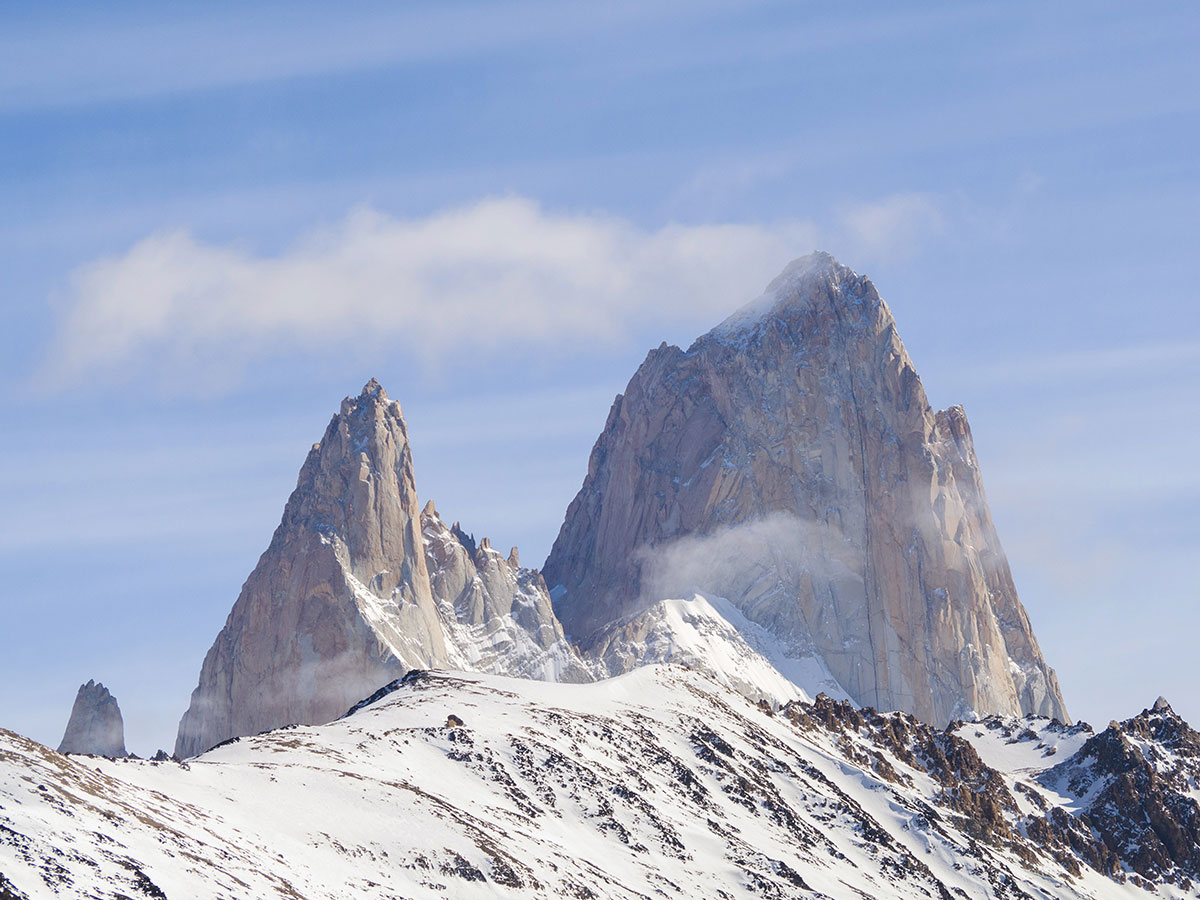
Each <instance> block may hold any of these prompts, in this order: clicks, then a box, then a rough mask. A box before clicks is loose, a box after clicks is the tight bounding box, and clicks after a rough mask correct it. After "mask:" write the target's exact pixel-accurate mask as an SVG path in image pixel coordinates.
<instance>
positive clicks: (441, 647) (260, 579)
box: [175, 379, 447, 758]
mask: <svg viewBox="0 0 1200 900" xmlns="http://www.w3.org/2000/svg"><path fill="white" fill-rule="evenodd" d="M446 661H447V656H446V645H445V639H444V635H443V630H442V627H441V623H440V621H439V617H438V611H437V607H436V605H435V604H434V600H433V594H432V591H431V588H430V583H429V573H428V571H427V569H426V567H425V553H424V546H423V540H422V536H421V520H420V507H419V506H418V503H417V491H416V484H415V480H414V476H413V461H412V451H411V449H410V447H409V442H408V429H407V427H406V425H405V423H404V418H403V416H402V415H401V411H400V405H399V404H398V403H395V402H394V401H392V400H389V399H388V396H387V393H386V392H385V391H384V390H383V388H382V387H381V386H380V385H379V383H378V382H377V381H375V380H374V379H372V380H371V381H370V382H369V383H368V384H367V385H366V386H365V387H364V388H363V390H362V393H361V394H359V396H358V397H357V398H350V397H347V398H346V399H345V400H344V401H343V402H342V407H341V410H340V411H339V412H338V414H337V415H335V416H334V417H333V419H332V421H331V422H330V423H329V427H328V428H326V430H325V435H324V436H323V437H322V438H321V441H320V443H318V444H315V445H313V448H312V450H311V451H310V452H309V454H308V458H307V459H306V460H305V462H304V466H303V467H302V468H301V470H300V478H299V481H298V483H297V485H296V489H295V491H293V493H292V495H291V497H290V498H289V499H288V502H287V506H286V508H285V509H284V513H283V520H282V521H281V522H280V524H279V527H278V528H277V529H276V530H275V535H274V537H273V538H272V539H271V545H270V547H268V548H267V551H266V552H265V553H264V554H263V555H262V557H261V558H260V559H259V561H258V565H257V566H256V567H255V569H254V571H253V572H252V573H251V574H250V577H249V578H248V579H247V580H246V583H245V585H243V587H242V592H241V594H240V596H239V597H238V599H237V602H236V603H234V606H233V610H232V611H231V612H230V614H229V618H228V619H227V620H226V622H225V627H224V628H223V629H222V630H221V633H220V634H219V635H218V636H217V640H216V642H215V643H214V644H213V646H212V648H211V649H210V650H209V651H208V655H207V656H206V657H205V659H204V665H203V667H202V668H201V671H200V683H199V685H198V686H197V688H196V690H195V691H194V692H193V693H192V701H191V705H190V707H189V708H188V711H187V712H186V713H185V714H184V717H183V720H182V721H181V722H180V725H179V736H178V738H177V740H176V744H175V753H176V755H178V756H179V757H181V758H182V757H187V756H194V755H195V754H197V753H200V752H203V751H204V750H206V749H208V748H209V747H211V746H213V745H214V744H216V743H218V742H220V741H223V740H226V739H227V738H230V737H234V736H237V735H244V734H254V733H256V732H259V731H262V730H264V729H267V728H274V727H277V726H279V725H284V724H289V723H293V722H299V723H306V724H313V723H318V722H327V721H329V720H331V719H333V718H336V717H337V716H339V715H341V714H342V713H344V712H345V711H346V709H347V708H348V707H349V706H351V705H352V704H353V703H355V702H356V701H358V700H360V699H362V698H363V697H364V696H366V695H367V694H369V693H371V691H373V690H375V689H376V688H377V687H379V686H380V685H381V684H385V683H386V682H389V681H391V680H393V679H395V678H396V677H398V676H399V675H403V674H404V673H405V672H406V671H407V670H408V669H410V668H428V667H431V666H434V667H436V666H444V665H446Z"/></svg>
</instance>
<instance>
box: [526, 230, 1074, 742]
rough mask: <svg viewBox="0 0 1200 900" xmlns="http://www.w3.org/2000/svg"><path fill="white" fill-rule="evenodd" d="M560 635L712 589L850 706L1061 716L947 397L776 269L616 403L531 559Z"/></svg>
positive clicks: (874, 334) (834, 307) (903, 358)
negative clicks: (579, 479) (537, 556)
mask: <svg viewBox="0 0 1200 900" xmlns="http://www.w3.org/2000/svg"><path fill="white" fill-rule="evenodd" d="M544 573H545V577H546V581H547V583H548V584H549V585H551V587H552V588H553V589H554V594H555V596H556V611H557V612H558V615H559V617H560V619H561V620H562V622H563V624H564V626H565V628H566V630H567V633H568V634H569V635H571V636H572V637H573V638H574V639H576V640H578V641H580V642H581V643H582V644H583V645H584V646H587V645H589V644H591V643H594V642H595V641H596V640H601V639H603V638H604V636H605V634H606V632H605V626H607V625H608V624H609V623H611V622H613V621H615V620H617V619H620V618H621V617H625V616H628V615H631V614H634V613H637V612H638V611H639V610H641V609H644V608H647V607H649V606H650V605H652V604H654V603H656V602H658V601H660V600H662V599H664V598H667V597H686V596H690V595H691V594H692V593H693V592H700V593H703V594H704V595H706V596H719V597H725V598H728V599H729V600H730V601H732V602H733V603H734V605H735V606H736V607H737V608H738V609H739V610H740V611H741V612H742V613H743V614H744V615H745V616H746V618H748V619H749V620H750V621H752V622H754V623H757V624H758V625H761V626H763V627H765V628H767V629H768V630H769V631H770V632H771V633H772V634H773V635H774V636H775V637H776V638H777V639H779V640H780V641H781V642H782V643H783V644H784V645H785V646H786V647H787V652H788V653H789V655H791V656H793V657H794V658H796V659H801V660H803V659H812V660H815V661H819V662H820V663H821V664H822V665H823V666H824V667H826V668H827V669H828V671H829V672H830V673H831V674H832V676H833V677H834V678H835V679H836V680H837V682H838V683H839V684H840V685H841V687H842V688H843V689H844V690H845V692H846V693H847V694H848V695H849V696H850V697H852V698H853V699H854V700H855V701H857V702H858V703H860V704H864V705H870V706H873V707H875V708H878V709H901V710H905V711H908V712H911V713H913V714H915V715H917V716H918V717H920V718H921V719H923V720H925V721H928V722H932V723H938V724H944V723H946V722H948V721H949V720H951V719H954V718H958V717H964V716H969V715H971V714H972V713H978V714H988V713H1003V714H1013V715H1019V714H1025V713H1037V714H1044V715H1049V716H1053V717H1057V718H1059V719H1062V720H1066V715H1067V714H1066V710H1065V707H1064V705H1063V701H1062V697H1061V695H1060V692H1059V688H1058V684H1057V680H1056V678H1055V676H1054V673H1053V670H1051V669H1050V668H1049V667H1047V665H1046V664H1045V662H1044V661H1043V659H1042V655H1041V652H1040V650H1039V649H1038V645H1037V641H1036V640H1035V639H1034V636H1033V632H1032V630H1031V628H1030V624H1029V619H1028V617H1027V615H1026V613H1025V610H1024V608H1023V607H1022V606H1021V603H1020V601H1019V600H1018V598H1017V592H1016V589H1015V588H1014V586H1013V582H1012V577H1011V574H1010V572H1009V567H1008V563H1007V561H1006V559H1005V556H1004V552H1003V550H1002V549H1001V546H1000V541H999V539H998V537H997V535H996V531H995V528H994V526H993V524H992V520H991V516H990V514H989V512H988V508H987V501H986V498H985V496H984V491H983V484H982V481H981V480H980V475H979V466H978V463H977V461H976V458H975V451H974V448H973V446H972V441H971V432H970V428H969V426H968V425H967V420H966V416H965V415H964V413H963V411H962V409H961V408H960V407H952V408H950V409H948V410H944V411H941V412H936V411H934V410H933V409H931V408H930V406H929V403H928V401H927V399H926V396H925V391H924V389H923V387H922V385H921V381H920V379H919V378H918V377H917V374H916V371H915V369H914V368H913V364H912V361H911V360H910V359H909V356H908V353H907V352H906V351H905V349H904V346H903V344H902V343H901V341H900V337H899V335H898V334H897V332H896V325H895V322H894V320H893V318H892V314H891V312H890V311H889V309H888V307H887V305H886V304H885V303H884V302H883V300H882V299H881V298H880V296H879V294H878V292H877V291H876V289H875V286H874V285H873V284H872V283H871V282H870V280H868V279H867V278H865V277H862V276H860V275H858V274H856V273H854V272H853V271H851V270H850V269H848V268H846V267H845V266H842V265H840V264H839V263H837V262H836V261H835V260H834V259H833V258H832V257H830V256H829V255H827V254H822V253H818V254H813V255H812V256H809V257H805V258H804V259H801V260H797V261H796V262H794V263H792V264H791V265H790V266H788V268H787V269H786V270H785V271H784V272H783V274H782V275H780V276H779V278H777V279H776V280H775V281H774V282H773V283H772V284H771V285H770V287H769V288H768V289H767V291H766V293H765V294H764V295H763V296H762V297H761V298H760V299H758V300H757V301H755V302H753V303H751V304H750V305H748V306H747V307H746V308H744V309H742V310H740V311H739V312H738V313H736V314H734V315H733V316H731V317H730V318H729V319H728V320H726V321H725V322H723V323H722V324H721V325H719V326H717V327H716V328H714V329H713V330H712V331H710V332H709V333H708V334H706V335H704V336H703V337H701V338H699V339H698V340H697V341H696V342H695V343H694V344H693V345H692V346H691V347H690V348H689V349H688V350H687V351H684V350H681V349H680V348H678V347H674V346H668V345H666V344H663V345H662V346H660V347H659V348H658V349H656V350H654V351H652V352H651V353H650V354H649V356H648V357H647V358H646V360H645V362H644V363H643V364H642V366H641V367H640V368H639V369H638V371H637V373H636V374H635V375H634V376H633V379H632V380H631V381H630V382H629V386H628V387H627V388H626V391H625V393H624V394H623V395H620V396H618V397H617V399H616V401H615V402H614V404H613V407H612V410H611V411H610V413H609V417H608V421H607V423H606V425H605V428H604V431H603V433H602V434H601V435H600V437H599V439H598V440H597V441H596V445H595V447H594V448H593V450H592V455H591V459H590V462H589V466H588V473H587V476H586V478H585V480H584V483H583V487H582V489H581V490H580V492H579V494H578V495H577V496H576V497H575V499H574V501H573V502H572V503H571V505H570V508H569V509H568V511H567V515H566V519H565V521H564V523H563V526H562V529H561V531H560V532H559V535H558V539H557V540H556V541H555V544H554V547H553V550H552V551H551V554H550V557H549V559H548V560H547V561H546V565H545V568H544Z"/></svg>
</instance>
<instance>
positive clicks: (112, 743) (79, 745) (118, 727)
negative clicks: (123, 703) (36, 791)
mask: <svg viewBox="0 0 1200 900" xmlns="http://www.w3.org/2000/svg"><path fill="white" fill-rule="evenodd" d="M58 752H59V753H87V754H90V755H92V756H109V757H113V758H117V757H121V756H126V755H127V754H126V752H125V722H124V720H123V719H122V718H121V708H120V707H119V706H117V698H116V697H114V696H113V695H112V694H110V693H109V692H108V688H106V687H105V686H104V685H102V684H97V683H96V682H95V681H88V683H87V684H81V685H80V686H79V693H77V694H76V695H75V705H74V706H73V707H71V718H70V720H68V722H67V730H66V732H65V733H64V734H63V739H62V743H60V744H59V745H58Z"/></svg>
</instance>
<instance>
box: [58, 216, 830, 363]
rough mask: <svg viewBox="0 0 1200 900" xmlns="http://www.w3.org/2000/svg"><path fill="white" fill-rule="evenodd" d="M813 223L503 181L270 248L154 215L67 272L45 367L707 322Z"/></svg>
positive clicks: (469, 354)
mask: <svg viewBox="0 0 1200 900" xmlns="http://www.w3.org/2000/svg"><path fill="white" fill-rule="evenodd" d="M815 238H816V230H815V229H814V228H813V227H812V226H811V225H808V224H805V223H790V224H783V225H779V226H776V227H771V228H768V227H763V226H758V225H703V226H684V225H670V226H667V227H664V228H661V229H659V230H657V231H646V230H642V229H639V228H636V227H634V226H633V225H631V224H629V223H628V222H625V221H623V220H621V219H617V218H613V217H609V216H603V215H563V214H552V213H548V212H546V211H544V210H542V209H540V208H539V207H538V206H537V205H536V204H534V203H532V202H530V201H529V200H526V199H522V198H519V197H508V198H500V199H489V200H485V201H483V202H480V203H478V204H475V205H473V206H468V207H462V208H458V209H452V210H449V211H445V212H441V213H438V214H436V215H433V216H431V217H428V218H423V219H396V218H392V217H390V216H387V215H384V214H381V213H379V212H376V211H373V210H370V209H359V210H357V211H355V212H353V213H351V214H350V215H349V216H348V217H347V218H346V219H345V221H343V222H342V223H340V224H339V225H338V226H336V227H334V228H328V229H323V230H320V231H318V232H314V233H311V234H309V235H307V236H305V237H304V238H303V239H302V240H301V241H299V242H298V243H297V244H296V245H295V246H293V247H292V248H290V249H289V250H288V251H286V252H284V253H282V254H280V255H278V256H255V255H253V254H251V253H249V252H247V251H245V250H243V249H238V248H235V247H225V246H214V245H211V244H206V243H203V242H200V241H198V240H196V239H195V238H194V237H192V236H191V235H190V234H188V233H187V232H186V231H176V232H167V233H159V234H154V235H151V236H150V237H147V238H145V239H144V240H142V241H140V242H139V243H137V244H136V245H135V246H133V247H132V248H131V249H130V250H129V251H128V252H126V253H125V254H123V255H121V256H117V257H114V258H107V259H101V260H97V261H94V262H92V263H89V264H87V265H85V266H83V267H81V268H80V269H78V270H77V271H76V272H75V273H73V275H72V278H71V282H70V287H69V290H68V292H67V295H66V296H65V297H64V298H61V301H60V306H61V318H60V322H59V328H58V331H57V335H56V339H55V342H54V346H53V349H52V353H51V356H50V358H49V360H48V363H47V374H48V376H49V377H50V378H51V380H52V381H53V382H55V383H57V384H59V385H64V384H72V383H78V382H79V381H81V380H83V379H85V378H90V377H92V376H93V375H96V374H102V375H109V376H111V375H113V374H114V373H116V374H118V375H122V374H123V375H130V374H133V373H134V372H136V371H138V370H139V369H141V368H143V367H146V366H149V367H150V368H151V369H153V370H156V371H157V372H158V373H159V374H161V375H163V376H165V377H166V378H167V379H168V380H169V381H172V382H175V383H183V384H185V385H189V386H193V387H197V386H198V387H212V386H213V385H214V384H217V385H220V384H222V383H229V382H230V381H232V380H235V379H236V377H237V373H238V372H239V371H240V369H241V367H242V366H244V365H245V364H246V363H247V362H249V361H251V360H253V359H255V358H257V357H261V356H263V355H269V354H271V353H276V352H288V351H310V352H318V351H331V350H338V349H340V350H341V351H343V352H344V351H345V350H346V349H347V348H349V349H351V350H352V351H353V352H358V353H372V352H379V351H380V350H381V349H382V348H387V349H388V350H389V352H405V353H409V354H413V355H415V356H417V357H418V358H419V359H420V361H421V362H423V363H426V364H429V363H433V362H436V361H438V360H450V361H455V362H457V361H460V360H462V361H466V360H470V359H472V358H474V357H475V356H476V355H478V354H485V355H486V354H495V353H498V352H501V351H504V352H510V351H513V350H517V351H519V350H539V351H554V350H562V351H568V352H569V351H570V350H571V349H572V348H576V349H578V348H579V347H582V346H588V347H594V346H596V345H603V344H605V343H612V342H617V341H620V340H622V339H624V338H626V337H627V336H629V335H630V334H632V333H633V332H634V331H635V330H636V329H638V328H639V327H646V326H651V327H654V326H656V325H657V326H661V325H662V324H663V323H678V322H681V321H682V322H688V323H690V322H693V321H694V322H697V323H709V322H710V321H712V320H713V319H714V318H719V317H720V316H721V315H723V314H724V313H726V312H728V311H730V310H731V309H732V308H733V307H734V306H736V305H737V304H738V303H739V302H740V301H741V300H744V299H748V298H749V297H750V296H752V295H753V294H754V292H755V291H756V290H757V289H758V288H760V286H762V285H764V284H765V283H766V282H767V281H768V280H769V279H770V278H771V277H772V276H773V275H774V274H775V273H776V272H777V271H778V270H779V269H780V268H781V267H782V266H783V265H785V264H786V262H787V261H788V260H789V259H791V258H792V257H794V256H797V255H800V254H802V253H805V252H808V251H809V250H811V249H813V247H814V246H815Z"/></svg>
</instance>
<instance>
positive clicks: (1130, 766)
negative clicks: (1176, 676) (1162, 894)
mask: <svg viewBox="0 0 1200 900" xmlns="http://www.w3.org/2000/svg"><path fill="white" fill-rule="evenodd" d="M1039 781H1040V782H1041V783H1042V784H1044V785H1046V786H1047V787H1051V788H1053V789H1055V790H1057V791H1058V792H1059V793H1062V794H1066V795H1068V796H1072V797H1077V798H1080V800H1081V803H1080V806H1081V809H1080V810H1079V812H1078V818H1079V820H1080V823H1081V824H1082V826H1083V827H1082V828H1077V829H1076V831H1079V832H1083V833H1088V834H1091V835H1092V836H1093V837H1094V838H1095V841H1094V843H1095V848H1096V849H1095V850H1093V852H1092V854H1091V857H1093V858H1095V859H1097V860H1100V861H1102V862H1103V864H1104V866H1107V867H1108V868H1110V869H1112V870H1113V871H1118V870H1119V869H1120V867H1121V865H1122V864H1123V865H1124V866H1126V867H1127V868H1129V869H1132V870H1133V871H1134V872H1136V873H1137V874H1138V875H1139V876H1141V877H1143V878H1146V879H1149V880H1152V881H1167V882H1172V883H1174V882H1182V883H1183V884H1184V885H1185V886H1190V883H1191V882H1192V881H1194V880H1196V879H1198V878H1200V804H1197V802H1196V799H1195V796H1194V794H1195V786H1196V785H1197V784H1200V734H1197V733H1196V732H1195V731H1193V730H1192V729H1191V727H1189V726H1188V724H1187V723H1186V722H1185V721H1184V720H1183V719H1182V718H1180V717H1179V716H1178V715H1177V714H1176V713H1175V711H1174V710H1172V709H1171V707H1170V705H1169V704H1168V703H1167V702H1166V701H1165V700H1163V699H1162V698H1161V697H1160V698H1159V700H1158V702H1156V703H1155V704H1154V706H1153V707H1151V708H1149V709H1144V710H1142V712H1141V713H1139V714H1138V715H1136V716H1134V717H1133V718H1131V719H1127V720H1126V721H1124V722H1119V723H1118V722H1113V723H1111V724H1110V725H1109V727H1108V728H1106V729H1105V730H1104V731H1102V732H1101V733H1100V734H1097V735H1096V736H1095V737H1093V738H1091V739H1090V740H1088V742H1087V743H1086V744H1084V745H1083V747H1082V748H1081V749H1080V750H1079V752H1078V753H1076V754H1075V755H1074V756H1072V757H1071V758H1070V759H1068V760H1065V761H1064V762H1062V763H1060V764H1059V765H1057V766H1055V767H1054V768H1052V769H1049V770H1048V771H1046V772H1043V773H1042V774H1041V775H1040V776H1039ZM1093 865H1094V867H1096V868H1103V866H1102V865H1100V864H1096V863H1093Z"/></svg>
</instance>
